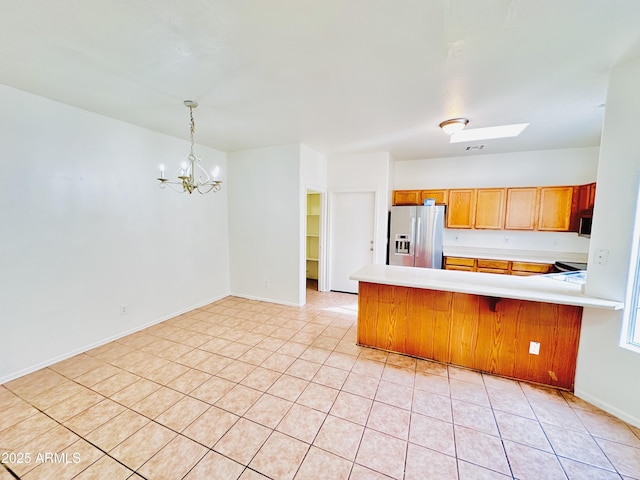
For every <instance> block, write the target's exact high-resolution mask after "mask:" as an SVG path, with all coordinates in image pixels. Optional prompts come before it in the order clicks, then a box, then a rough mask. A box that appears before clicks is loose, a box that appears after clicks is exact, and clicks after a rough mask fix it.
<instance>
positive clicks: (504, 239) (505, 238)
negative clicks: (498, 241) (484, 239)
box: [502, 237, 509, 245]
mask: <svg viewBox="0 0 640 480" xmlns="http://www.w3.org/2000/svg"><path fill="white" fill-rule="evenodd" d="M502 241H503V242H504V243H505V245H506V244H507V243H509V237H504V238H503V239H502Z"/></svg>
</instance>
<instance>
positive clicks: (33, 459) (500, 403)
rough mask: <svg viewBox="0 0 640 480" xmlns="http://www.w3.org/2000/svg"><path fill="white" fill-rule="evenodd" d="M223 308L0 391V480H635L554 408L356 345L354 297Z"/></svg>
mask: <svg viewBox="0 0 640 480" xmlns="http://www.w3.org/2000/svg"><path fill="white" fill-rule="evenodd" d="M308 295H309V297H308V305H307V306H306V307H305V308H293V307H285V306H279V305H273V304H268V303H263V302H257V301H249V300H243V299H239V298H234V297H228V298H226V299H223V300H221V301H218V302H216V303H213V304H211V305H208V306H206V307H203V308H200V309H197V310H194V311H192V312H189V313H187V314H184V315H181V316H179V317H176V318H174V319H171V320H168V321H166V322H164V323H161V324H159V325H156V326H154V327H151V328H148V329H146V330H144V331H141V332H138V333H136V334H133V335H130V336H128V337H125V338H122V339H120V340H118V341H115V342H112V343H109V344H107V345H104V346H101V347H99V348H96V349H94V350H91V351H88V352H86V353H84V354H81V355H77V356H75V357H73V358H71V359H69V360H65V361H63V362H60V363H58V364H56V365H53V366H51V367H49V368H45V369H42V370H40V371H37V372H35V373H32V374H30V375H27V376H24V377H22V378H19V379H16V380H14V381H12V382H9V383H7V384H5V385H3V386H0V412H2V414H1V415H0V452H2V454H3V456H4V458H3V459H4V460H5V461H6V462H8V463H7V464H6V465H3V466H0V480H5V479H12V478H23V479H25V480H32V479H36V480H43V479H49V478H50V479H56V480H64V479H71V478H75V479H83V480H87V479H109V480H120V479H123V480H124V479H141V478H146V479H153V480H155V479H183V478H184V479H187V480H196V479H206V480H211V479H223V480H229V479H236V478H241V479H261V478H272V479H293V478H295V479H299V480H302V479H385V478H395V479H407V480H408V479H444V480H454V479H460V480H483V479H496V480H497V479H507V478H518V479H522V480H528V479H533V480H539V479H544V480H554V479H566V478H568V479H570V480H574V479H576V480H577V479H580V480H583V479H605V480H608V479H621V478H622V479H632V478H633V479H638V478H640V438H639V437H640V430H639V429H636V428H633V427H630V426H628V425H626V424H625V423H623V422H621V421H620V420H617V419H616V418H613V417H611V416H609V415H607V414H605V413H603V412H601V411H599V410H598V409H596V408H595V407H593V406H591V405H589V404H587V403H585V402H583V401H581V400H579V399H578V398H576V397H574V396H573V395H571V394H568V393H566V392H561V391H556V390H552V389H546V388H541V387H536V386H532V385H529V384H525V383H518V382H515V381H511V380H505V379H502V378H498V377H494V376H490V375H481V374H479V373H476V372H472V371H468V370H464V369H461V368H455V367H451V366H450V367H447V366H445V365H441V364H438V363H433V362H428V361H421V360H415V359H413V358H409V357H404V356H400V355H395V354H387V353H384V352H381V351H377V350H373V349H368V348H360V347H358V346H356V345H355V338H356V335H355V320H356V316H355V315H356V298H357V297H355V296H352V295H345V294H337V293H318V292H315V291H309V292H308Z"/></svg>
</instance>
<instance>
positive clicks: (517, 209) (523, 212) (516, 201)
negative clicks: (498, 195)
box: [504, 187, 538, 230]
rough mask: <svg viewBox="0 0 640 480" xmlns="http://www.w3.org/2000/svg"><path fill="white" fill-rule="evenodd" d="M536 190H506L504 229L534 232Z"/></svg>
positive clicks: (532, 188) (531, 188) (533, 188)
mask: <svg viewBox="0 0 640 480" xmlns="http://www.w3.org/2000/svg"><path fill="white" fill-rule="evenodd" d="M537 198H538V189H537V188H536V187H530V188H507V206H506V214H505V221H504V228H505V229H507V230H534V229H535V228H536V205H537Z"/></svg>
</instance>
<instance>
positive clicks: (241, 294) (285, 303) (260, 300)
mask: <svg viewBox="0 0 640 480" xmlns="http://www.w3.org/2000/svg"><path fill="white" fill-rule="evenodd" d="M230 295H231V296H232V297H239V298H246V299H247V300H256V301H258V302H267V303H275V304H277V305H285V306H287V307H298V308H300V307H304V304H300V303H294V302H283V301H281V300H276V299H273V298H263V297H256V296H254V295H246V294H244V293H230Z"/></svg>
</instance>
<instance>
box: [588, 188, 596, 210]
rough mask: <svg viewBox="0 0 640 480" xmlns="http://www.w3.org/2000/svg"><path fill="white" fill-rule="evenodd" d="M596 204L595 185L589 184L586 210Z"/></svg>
mask: <svg viewBox="0 0 640 480" xmlns="http://www.w3.org/2000/svg"><path fill="white" fill-rule="evenodd" d="M595 202H596V184H595V183H590V184H589V207H588V208H593V204H594V203H595Z"/></svg>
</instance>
